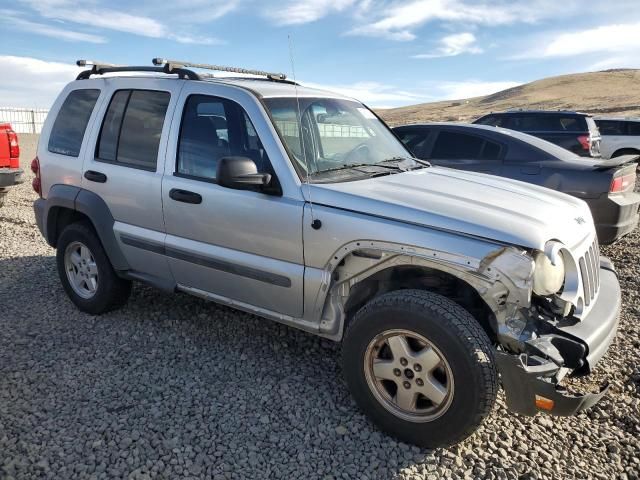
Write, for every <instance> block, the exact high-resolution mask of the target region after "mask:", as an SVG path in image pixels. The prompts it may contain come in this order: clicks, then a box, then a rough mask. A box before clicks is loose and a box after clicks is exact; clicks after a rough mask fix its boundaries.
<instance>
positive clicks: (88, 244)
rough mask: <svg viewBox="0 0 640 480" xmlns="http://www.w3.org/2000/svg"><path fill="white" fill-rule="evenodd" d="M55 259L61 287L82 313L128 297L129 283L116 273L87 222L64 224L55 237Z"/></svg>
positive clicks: (105, 308) (109, 307)
mask: <svg viewBox="0 0 640 480" xmlns="http://www.w3.org/2000/svg"><path fill="white" fill-rule="evenodd" d="M56 260H57V264H58V274H59V276H60V281H61V282H62V286H63V287H64V289H65V291H66V292H67V295H69V298H70V299H71V300H72V301H73V303H75V304H76V306H77V307H78V308H79V309H80V310H82V311H83V312H87V313H92V314H100V313H104V312H107V311H109V310H112V309H114V308H117V307H120V306H122V305H123V304H124V303H126V301H127V299H128V298H129V295H130V293H131V282H130V281H128V280H124V279H122V278H120V277H118V276H117V275H116V273H115V271H114V270H113V267H112V266H111V262H109V258H108V257H107V255H106V253H105V251H104V249H103V248H102V244H101V243H100V240H99V239H98V237H97V235H96V234H95V232H94V230H93V228H92V227H91V226H90V225H88V224H86V223H72V224H71V225H68V226H67V227H65V229H64V230H63V231H62V233H61V234H60V238H59V239H58V243H57V252H56Z"/></svg>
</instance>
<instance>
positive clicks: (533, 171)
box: [520, 166, 540, 175]
mask: <svg viewBox="0 0 640 480" xmlns="http://www.w3.org/2000/svg"><path fill="white" fill-rule="evenodd" d="M520 173H524V174H525V175H538V174H539V173H540V167H538V166H531V167H522V168H520Z"/></svg>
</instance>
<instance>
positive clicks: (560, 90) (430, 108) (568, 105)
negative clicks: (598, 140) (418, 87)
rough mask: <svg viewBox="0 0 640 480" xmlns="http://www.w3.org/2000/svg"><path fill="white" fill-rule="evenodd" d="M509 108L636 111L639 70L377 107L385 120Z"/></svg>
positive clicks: (469, 115) (452, 117) (639, 108)
mask: <svg viewBox="0 0 640 480" xmlns="http://www.w3.org/2000/svg"><path fill="white" fill-rule="evenodd" d="M513 108H535V109H552V110H580V111H583V112H589V113H593V114H601V115H619V116H640V70H631V69H618V70H605V71H601V72H590V73H576V74H571V75H562V76H559V77H549V78H545V79H542V80H537V81H535V82H531V83H526V84H524V85H520V86H518V87H514V88H509V89H507V90H503V91H501V92H498V93H494V94H491V95H486V96H484V97H475V98H469V99H464V100H447V101H442V102H434V103H423V104H419V105H411V106H408V107H400V108H392V109H385V110H379V111H378V113H379V114H380V115H381V116H382V118H384V119H385V120H386V121H387V122H388V123H389V124H391V125H398V124H402V123H417V122H423V121H452V122H453V121H469V120H473V119H475V118H477V117H479V116H480V115H483V114H485V113H489V112H492V111H494V112H495V111H502V110H507V109H513Z"/></svg>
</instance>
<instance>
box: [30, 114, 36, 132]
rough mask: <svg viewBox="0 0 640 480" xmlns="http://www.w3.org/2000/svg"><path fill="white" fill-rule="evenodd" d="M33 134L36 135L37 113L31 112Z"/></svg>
mask: <svg viewBox="0 0 640 480" xmlns="http://www.w3.org/2000/svg"><path fill="white" fill-rule="evenodd" d="M31 133H36V112H35V110H31Z"/></svg>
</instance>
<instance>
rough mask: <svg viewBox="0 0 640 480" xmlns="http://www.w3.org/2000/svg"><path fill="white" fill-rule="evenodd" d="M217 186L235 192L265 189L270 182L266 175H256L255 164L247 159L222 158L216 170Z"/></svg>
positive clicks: (268, 176)
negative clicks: (256, 188)
mask: <svg viewBox="0 0 640 480" xmlns="http://www.w3.org/2000/svg"><path fill="white" fill-rule="evenodd" d="M216 179H217V181H218V185H220V186H221V187H226V188H233V189H235V190H251V189H255V187H265V186H267V185H268V184H269V182H270V181H271V175H269V174H268V173H258V167H257V166H256V163H255V162H254V161H253V160H251V159H250V158H247V157H224V158H221V159H220V160H218V167H217V169H216Z"/></svg>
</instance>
